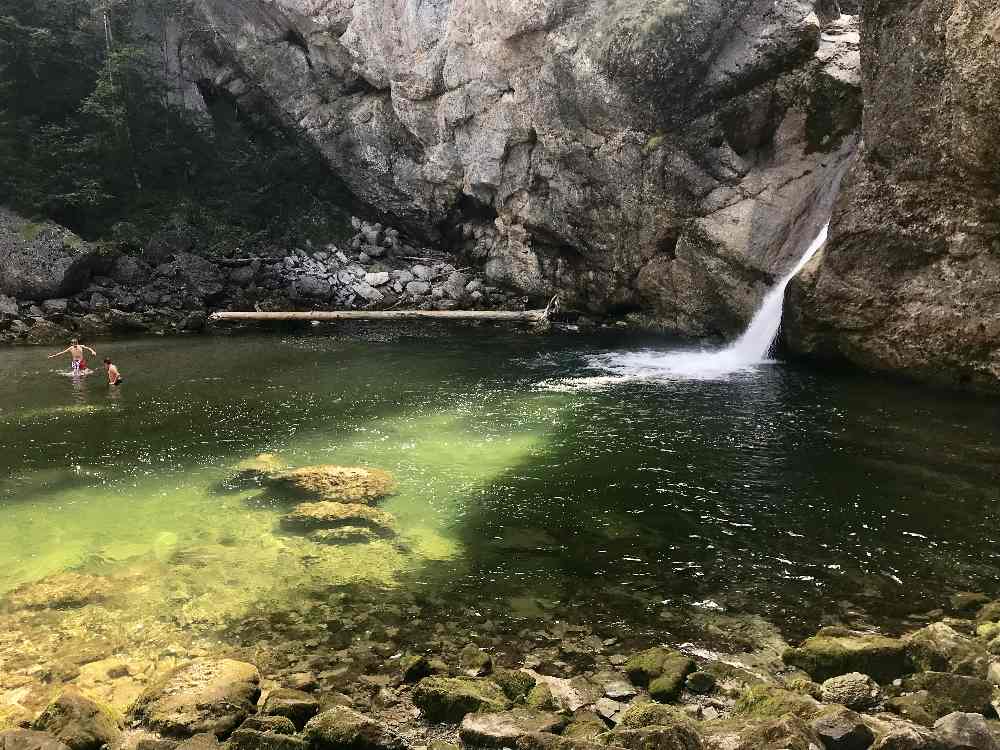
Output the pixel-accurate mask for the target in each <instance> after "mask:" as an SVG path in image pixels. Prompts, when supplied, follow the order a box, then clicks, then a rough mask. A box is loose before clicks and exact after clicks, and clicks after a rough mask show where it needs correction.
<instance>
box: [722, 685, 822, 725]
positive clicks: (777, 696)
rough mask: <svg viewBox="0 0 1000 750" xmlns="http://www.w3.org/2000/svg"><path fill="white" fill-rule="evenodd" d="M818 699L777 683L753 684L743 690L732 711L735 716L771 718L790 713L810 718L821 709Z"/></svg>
mask: <svg viewBox="0 0 1000 750" xmlns="http://www.w3.org/2000/svg"><path fill="white" fill-rule="evenodd" d="M821 708H822V707H821V705H820V703H819V701H817V700H816V699H814V698H813V697H812V696H809V695H802V694H800V693H795V692H792V691H791V690H785V689H784V688H782V687H779V686H777V685H770V684H762V685H753V686H751V687H749V688H747V689H746V690H744V691H743V692H742V693H741V694H740V696H739V697H738V698H737V699H736V704H735V705H734V706H733V713H734V714H735V715H736V716H750V717H756V718H761V719H772V718H778V717H780V716H784V715H786V714H792V715H794V716H798V717H800V718H803V719H811V718H812V717H813V716H815V715H816V714H817V713H819V711H820V709H821Z"/></svg>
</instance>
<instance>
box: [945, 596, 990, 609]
mask: <svg viewBox="0 0 1000 750" xmlns="http://www.w3.org/2000/svg"><path fill="white" fill-rule="evenodd" d="M989 601H990V598H989V597H988V596H986V594H983V593H979V592H974V591H959V592H957V593H954V594H952V595H951V596H950V597H948V606H949V607H950V608H951V611H952V612H954V613H955V614H957V615H972V614H975V613H976V612H978V611H979V609H980V608H981V607H982V606H983V605H985V604H988V603H989Z"/></svg>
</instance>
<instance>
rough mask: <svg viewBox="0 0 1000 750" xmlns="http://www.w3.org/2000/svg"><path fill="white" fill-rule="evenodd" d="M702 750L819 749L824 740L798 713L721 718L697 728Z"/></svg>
mask: <svg viewBox="0 0 1000 750" xmlns="http://www.w3.org/2000/svg"><path fill="white" fill-rule="evenodd" d="M700 729H701V732H702V735H703V743H704V748H705V750H779V748H780V750H821V748H823V741H822V740H821V739H820V737H819V735H817V734H816V732H815V731H813V729H812V727H810V726H809V725H808V724H807V723H806V722H805V721H803V720H802V719H801V718H799V717H798V716H792V715H787V716H781V717H778V718H774V719H764V720H757V721H754V720H748V719H723V720H717V721H710V722H705V723H704V724H702V725H701V727H700Z"/></svg>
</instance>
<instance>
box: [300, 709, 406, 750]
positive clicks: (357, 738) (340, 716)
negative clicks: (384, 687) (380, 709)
mask: <svg viewBox="0 0 1000 750" xmlns="http://www.w3.org/2000/svg"><path fill="white" fill-rule="evenodd" d="M303 734H304V735H305V738H306V740H307V741H308V742H309V745H310V746H311V747H312V748H313V750H405V748H407V747H408V744H407V742H406V741H405V740H404V739H403V738H402V737H400V736H399V735H398V734H396V733H395V732H393V731H392V730H391V729H389V728H388V727H386V726H384V725H383V724H381V723H379V722H377V721H374V720H373V719H370V718H368V717H367V716H365V715H363V714H359V713H358V712H357V711H354V710H352V709H350V708H345V707H344V706H336V707H334V708H331V709H330V710H329V711H324V712H323V713H321V714H319V715H317V716H314V717H313V718H312V719H310V720H309V723H308V724H306V727H305V731H304V732H303Z"/></svg>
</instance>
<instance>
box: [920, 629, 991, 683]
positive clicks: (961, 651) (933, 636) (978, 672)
mask: <svg viewBox="0 0 1000 750" xmlns="http://www.w3.org/2000/svg"><path fill="white" fill-rule="evenodd" d="M903 642H904V643H905V644H906V656H907V658H908V659H909V661H910V665H911V668H912V669H913V671H929V672H954V673H956V674H965V675H971V676H974V677H985V676H986V671H987V669H989V665H990V661H991V659H992V657H991V655H990V654H989V652H987V650H986V646H985V645H984V644H983V643H981V642H979V641H977V640H976V639H974V638H970V637H968V636H966V635H962V634H961V633H959V632H958V631H956V630H955V629H954V628H952V627H950V626H949V625H947V624H945V623H943V622H935V623H933V624H931V625H928V626H927V627H925V628H921V629H920V630H918V631H916V632H914V633H910V634H909V635H907V636H905V637H904V638H903Z"/></svg>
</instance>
